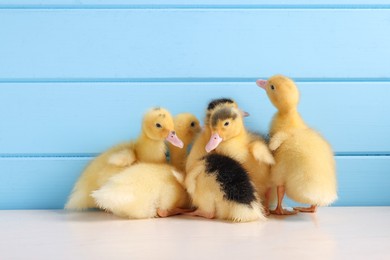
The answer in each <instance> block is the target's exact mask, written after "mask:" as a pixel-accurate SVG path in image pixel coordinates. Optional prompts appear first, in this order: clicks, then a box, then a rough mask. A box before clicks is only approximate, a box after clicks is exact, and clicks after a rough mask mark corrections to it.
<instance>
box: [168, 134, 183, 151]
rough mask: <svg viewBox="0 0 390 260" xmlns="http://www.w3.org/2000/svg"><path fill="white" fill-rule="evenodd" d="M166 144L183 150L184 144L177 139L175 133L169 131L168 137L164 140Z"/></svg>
mask: <svg viewBox="0 0 390 260" xmlns="http://www.w3.org/2000/svg"><path fill="white" fill-rule="evenodd" d="M165 140H167V141H168V142H170V143H171V144H173V145H174V146H176V147H179V148H183V147H184V144H183V141H182V140H180V139H179V137H178V136H177V135H176V132H175V131H170V132H169V134H168V136H167V137H166V138H165Z"/></svg>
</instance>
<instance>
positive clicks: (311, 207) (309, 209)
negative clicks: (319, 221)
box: [294, 205, 317, 213]
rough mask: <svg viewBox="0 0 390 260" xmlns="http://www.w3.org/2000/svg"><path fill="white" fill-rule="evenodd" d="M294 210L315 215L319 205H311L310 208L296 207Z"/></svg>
mask: <svg viewBox="0 0 390 260" xmlns="http://www.w3.org/2000/svg"><path fill="white" fill-rule="evenodd" d="M294 210H297V211H299V212H304V213H314V212H316V211H317V205H311V206H310V207H307V208H305V207H294Z"/></svg>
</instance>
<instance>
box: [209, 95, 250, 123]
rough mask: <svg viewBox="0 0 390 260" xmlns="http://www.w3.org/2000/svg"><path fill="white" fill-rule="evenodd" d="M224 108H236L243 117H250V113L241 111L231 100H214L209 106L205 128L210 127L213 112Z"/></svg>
mask: <svg viewBox="0 0 390 260" xmlns="http://www.w3.org/2000/svg"><path fill="white" fill-rule="evenodd" d="M222 107H234V108H237V109H238V110H239V111H240V112H241V115H242V116H243V117H247V116H249V113H248V112H245V111H243V110H241V109H239V108H238V105H237V103H236V102H235V101H234V100H233V99H231V98H218V99H213V100H211V101H210V103H209V104H208V106H207V110H206V118H205V126H208V125H209V124H210V116H211V114H212V113H213V111H215V110H217V109H219V108H222Z"/></svg>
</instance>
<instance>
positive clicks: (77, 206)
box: [65, 108, 183, 210]
mask: <svg viewBox="0 0 390 260" xmlns="http://www.w3.org/2000/svg"><path fill="white" fill-rule="evenodd" d="M165 140H166V141H168V142H170V143H172V144H174V145H176V146H178V147H183V142H182V141H181V140H180V139H179V138H178V137H177V136H176V133H175V131H174V124H173V119H172V116H171V114H170V113H169V112H168V111H167V110H166V109H163V108H154V109H152V110H150V111H149V112H147V113H146V114H145V116H144V119H143V123H142V131H141V134H140V136H139V137H138V139H137V140H136V141H134V142H129V143H123V144H119V145H117V146H115V147H113V148H111V149H109V150H108V151H106V152H104V153H102V154H101V155H99V156H98V157H96V158H95V159H94V160H93V161H92V162H91V163H90V164H89V165H88V166H87V168H86V169H85V170H84V172H83V173H82V174H81V176H80V177H79V179H78V180H77V182H76V184H75V186H74V188H73V191H72V193H71V195H70V197H69V200H68V202H67V204H66V205H65V208H66V209H74V210H83V209H88V208H94V207H96V204H95V202H94V200H93V198H92V197H91V196H90V194H91V192H92V191H94V190H96V189H98V188H100V187H101V186H102V185H103V184H104V183H105V182H106V181H107V180H108V179H109V178H110V177H111V176H113V175H115V174H117V173H119V172H120V171H121V170H123V169H124V168H126V167H129V166H130V165H132V164H134V163H135V162H150V163H165V162H166V156H165V153H166V145H165V142H164V141H165Z"/></svg>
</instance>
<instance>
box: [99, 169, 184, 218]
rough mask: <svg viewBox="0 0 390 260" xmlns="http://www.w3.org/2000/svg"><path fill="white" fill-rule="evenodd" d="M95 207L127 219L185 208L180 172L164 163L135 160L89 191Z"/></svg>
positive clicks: (156, 215)
mask: <svg viewBox="0 0 390 260" xmlns="http://www.w3.org/2000/svg"><path fill="white" fill-rule="evenodd" d="M92 197H93V198H94V199H95V201H96V204H97V205H98V206H99V208H102V209H105V210H107V211H110V212H112V213H113V214H115V215H117V216H120V217H124V218H130V219H144V218H154V217H168V216H171V215H176V214H180V213H184V212H187V211H188V210H185V209H184V208H188V206H189V197H188V194H187V192H186V190H185V189H184V187H183V176H182V174H181V173H178V172H176V171H175V170H174V168H173V167H172V166H170V165H168V164H155V163H138V164H136V165H133V166H131V167H128V168H126V169H124V170H123V171H121V172H120V173H118V174H116V175H115V176H113V177H111V178H110V179H109V180H108V181H107V182H106V183H105V184H104V185H103V186H102V187H101V188H100V189H98V190H96V191H94V192H93V193H92Z"/></svg>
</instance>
